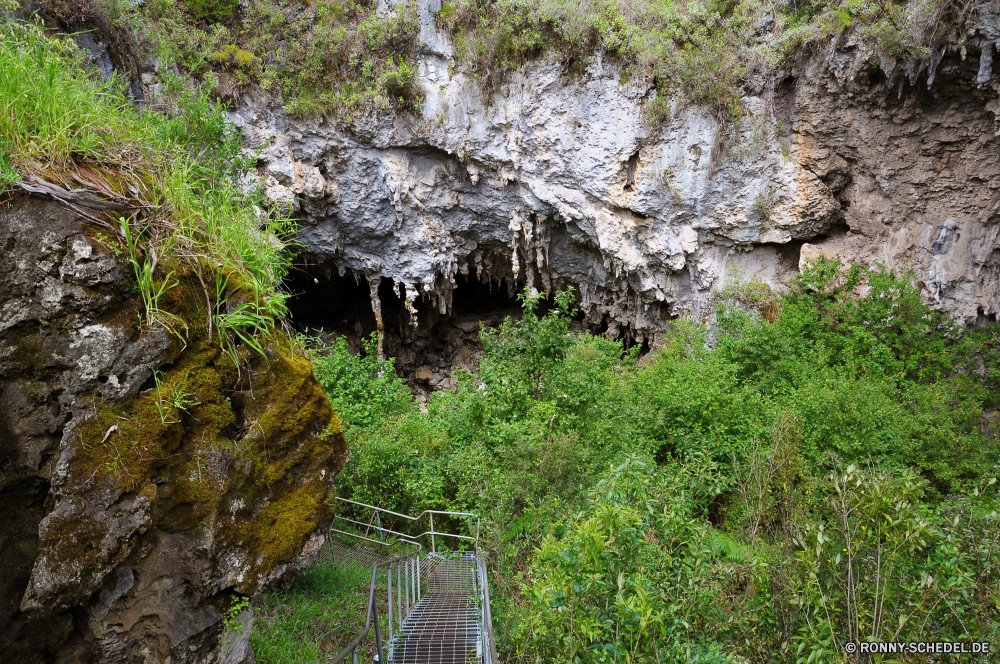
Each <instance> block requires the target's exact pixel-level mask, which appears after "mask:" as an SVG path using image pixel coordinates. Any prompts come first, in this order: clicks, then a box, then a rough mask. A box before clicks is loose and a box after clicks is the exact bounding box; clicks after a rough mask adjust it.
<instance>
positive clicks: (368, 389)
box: [308, 334, 416, 432]
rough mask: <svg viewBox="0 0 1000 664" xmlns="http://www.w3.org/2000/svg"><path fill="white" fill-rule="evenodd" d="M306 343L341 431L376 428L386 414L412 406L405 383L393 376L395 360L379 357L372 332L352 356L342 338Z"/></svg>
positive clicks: (394, 374)
mask: <svg viewBox="0 0 1000 664" xmlns="http://www.w3.org/2000/svg"><path fill="white" fill-rule="evenodd" d="M308 344H309V346H310V347H311V348H312V351H311V355H312V362H313V367H314V371H315V373H316V378H317V379H318V380H319V382H320V383H322V385H323V388H324V389H326V392H327V394H328V395H329V396H330V403H332V404H333V408H334V412H336V413H337V416H338V417H339V418H340V420H341V422H343V423H344V425H345V432H349V431H350V430H351V429H352V428H354V429H362V430H363V429H371V428H374V427H377V426H379V425H381V424H382V423H383V422H385V421H386V420H387V419H389V418H390V417H394V416H399V415H402V414H404V413H407V412H412V411H413V410H414V409H415V408H416V406H415V404H414V403H413V399H412V397H411V396H410V393H409V391H408V390H407V389H406V386H405V385H403V382H402V381H401V380H400V379H399V378H398V377H397V376H396V372H395V360H393V359H392V358H389V359H383V358H380V357H379V355H378V338H377V337H376V336H375V335H374V334H373V335H372V336H370V337H368V338H367V339H366V340H365V342H364V349H363V350H362V352H360V353H359V354H358V355H356V356H355V355H352V354H351V352H350V350H348V347H347V340H346V339H345V338H344V337H340V338H338V339H337V340H336V341H334V342H333V344H329V345H328V344H326V343H325V342H324V341H323V340H322V339H319V338H312V339H309V340H308Z"/></svg>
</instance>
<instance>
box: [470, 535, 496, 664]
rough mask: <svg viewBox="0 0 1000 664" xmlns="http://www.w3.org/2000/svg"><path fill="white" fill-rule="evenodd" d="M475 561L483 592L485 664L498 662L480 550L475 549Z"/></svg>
mask: <svg viewBox="0 0 1000 664" xmlns="http://www.w3.org/2000/svg"><path fill="white" fill-rule="evenodd" d="M476 562H477V563H479V576H480V579H481V581H480V584H481V586H482V593H483V627H484V628H485V629H484V630H483V637H484V638H485V639H486V649H485V653H484V654H488V656H489V661H488V662H486V663H485V664H499V662H500V659H499V658H498V657H497V641H496V638H494V636H493V609H492V608H491V607H490V578H489V574H488V573H487V572H486V563H484V562H483V555H482V552H481V551H479V550H478V549H477V550H476Z"/></svg>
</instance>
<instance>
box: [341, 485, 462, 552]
mask: <svg viewBox="0 0 1000 664" xmlns="http://www.w3.org/2000/svg"><path fill="white" fill-rule="evenodd" d="M337 500H339V501H341V502H344V503H348V504H350V505H358V506H359V507H366V508H368V509H372V510H375V511H376V513H385V514H391V515H393V516H398V517H400V518H401V519H407V520H409V521H419V520H420V519H422V518H423V517H424V515H429V516H430V527H431V529H430V530H425V531H424V532H422V533H420V534H419V535H407V534H404V533H398V532H396V531H394V530H390V529H388V528H382V527H381V526H373V525H372V524H368V523H362V522H360V521H356V520H354V519H349V518H347V517H345V516H340V515H339V514H338V515H336V516H335V517H334V518H335V519H339V520H341V521H347V522H349V523H354V524H357V525H359V526H364V527H365V528H374V529H375V530H378V531H380V532H385V533H391V534H393V535H396V536H397V537H401V538H413V539H417V538H419V537H425V536H427V535H430V536H431V551H437V546H436V544H435V541H434V537H435V535H440V536H441V537H454V538H456V539H464V540H472V541H473V542H475V543H476V544H477V545H478V544H479V528H480V522H481V521H482V520H481V519H480V517H479V515H478V514H473V513H471V512H446V511H443V510H424V511H423V512H421V513H420V514H418V515H417V516H410V515H408V514H400V513H399V512H393V511H392V510H387V509H385V508H383V507H376V506H375V505H369V504H368V503H362V502H358V501H356V500H349V499H347V498H341V497H340V496H337ZM435 514H441V515H444V516H470V517H475V519H476V536H475V537H469V536H468V535H455V534H453V533H444V532H439V531H436V530H434V515H435ZM337 532H342V531H337ZM345 534H349V533H345Z"/></svg>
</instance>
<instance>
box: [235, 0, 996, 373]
mask: <svg viewBox="0 0 1000 664" xmlns="http://www.w3.org/2000/svg"><path fill="white" fill-rule="evenodd" d="M420 11H421V17H422V19H421V20H422V26H423V27H422V33H421V40H422V41H423V42H424V47H423V50H422V54H421V56H420V69H419V71H420V74H421V76H422V84H423V88H424V91H425V93H426V101H425V103H424V106H423V111H422V114H421V115H420V116H419V117H395V118H385V117H369V118H367V119H363V120H356V121H355V122H354V124H353V125H351V126H350V127H349V128H346V129H345V128H342V127H337V126H335V125H333V124H332V123H328V122H325V121H323V120H296V119H293V118H290V117H288V116H287V115H285V114H284V113H283V112H282V111H281V110H280V108H281V107H280V105H278V104H275V103H273V102H271V101H268V100H266V99H262V98H257V99H256V100H254V99H248V100H246V101H245V102H244V103H243V105H242V106H241V107H239V108H237V109H236V111H235V113H234V114H233V118H234V120H236V121H237V123H238V124H240V125H241V126H242V130H243V132H244V135H245V137H246V139H247V142H248V144H249V145H250V147H253V148H263V149H264V163H263V167H262V168H261V172H260V174H261V178H262V180H263V183H264V185H265V186H266V188H267V191H268V194H269V196H271V198H273V199H274V200H279V201H285V202H288V203H291V204H293V205H297V206H298V207H299V208H300V210H301V213H302V216H303V218H304V221H305V227H304V229H303V231H302V233H301V236H300V240H301V242H302V243H303V245H304V246H305V247H306V249H307V250H308V256H307V258H308V259H309V260H314V261H315V263H316V264H317V266H318V267H317V269H316V270H314V271H313V272H312V273H311V276H315V278H316V279H317V280H320V279H330V277H329V275H330V273H331V271H336V272H339V274H341V275H344V274H348V275H353V277H354V278H355V279H358V280H360V282H361V285H362V286H369V285H370V289H371V292H372V294H373V296H378V295H379V293H380V292H384V288H385V286H383V287H382V289H383V290H382V291H380V290H379V288H380V287H379V284H387V285H388V286H389V287H391V289H392V290H393V291H394V293H395V295H396V296H397V297H398V298H399V300H400V307H401V308H403V309H405V310H407V311H409V312H410V319H411V322H412V321H417V317H416V316H414V315H413V311H414V310H421V311H424V310H427V309H435V310H437V311H438V312H439V313H440V314H452V313H455V312H452V300H453V297H454V294H455V291H456V288H458V289H460V288H461V287H460V286H459V284H460V283H461V282H460V276H461V275H466V274H472V275H475V276H476V277H478V279H480V280H481V281H482V282H483V283H493V284H494V285H495V284H497V283H498V281H499V280H506V283H507V286H508V287H511V286H512V284H513V283H514V282H517V283H518V284H524V283H527V284H530V285H531V286H533V287H535V288H538V289H546V290H549V289H552V288H556V287H563V286H566V285H573V286H574V287H575V288H576V289H577V290H578V292H579V294H580V304H581V307H582V309H583V310H584V311H585V313H586V324H587V325H588V326H589V327H590V328H591V329H595V330H602V331H607V332H608V333H609V334H625V335H626V336H629V337H631V338H640V339H641V338H650V337H652V336H655V333H656V332H657V330H659V329H662V327H663V326H664V324H665V323H666V322H667V321H668V320H669V319H671V318H674V317H677V316H680V315H689V316H692V317H694V318H696V319H705V318H706V317H707V316H708V315H709V314H710V312H711V293H712V290H713V289H714V288H718V287H719V286H720V285H722V284H723V283H724V282H725V281H726V280H727V279H729V278H731V277H730V276H729V275H730V274H731V271H732V270H733V269H734V268H735V269H736V270H738V271H741V272H742V273H743V274H744V275H745V276H755V277H758V278H760V279H762V280H763V281H765V282H767V283H769V284H771V285H773V286H775V287H782V286H783V285H785V284H787V282H788V280H789V278H790V277H792V276H794V275H795V274H796V273H797V272H798V270H799V266H800V262H801V261H802V260H803V259H805V258H808V257H815V256H817V255H819V254H828V255H832V254H837V255H840V256H841V257H842V259H843V260H844V261H845V262H849V261H855V262H860V263H865V264H874V263H882V264H885V265H886V266H888V267H891V268H894V269H897V270H904V271H905V270H908V269H911V268H912V269H913V270H914V271H915V274H916V280H917V281H918V282H919V285H920V287H921V288H922V289H923V292H924V293H925V296H926V298H927V300H928V301H929V302H931V303H932V304H933V305H934V306H935V307H937V308H939V309H940V310H942V311H945V312H947V313H948V314H950V315H951V316H953V317H954V318H955V319H956V320H958V321H960V322H961V323H963V324H973V323H975V322H976V321H977V320H982V319H989V318H992V317H995V315H996V312H997V310H998V308H1000V281H998V278H997V277H998V271H1000V252H998V245H997V234H998V228H1000V227H998V223H997V220H998V217H997V211H998V206H1000V199H998V197H997V193H996V192H997V187H998V185H1000V165H998V156H1000V151H998V148H1000V139H998V138H997V135H996V132H997V129H998V126H1000V125H998V124H997V121H996V112H997V110H998V109H1000V102H998V101H997V89H998V84H997V81H996V80H995V78H990V76H989V72H986V78H985V81H984V80H982V79H983V76H984V74H983V71H982V70H981V68H980V61H981V60H982V58H980V57H979V54H980V52H986V53H987V54H991V53H992V49H993V45H992V43H990V42H989V41H985V40H981V39H980V37H975V38H973V39H971V40H970V41H968V43H966V44H964V45H963V46H962V48H961V53H959V52H958V49H957V48H955V49H950V48H949V49H944V50H943V52H944V56H943V57H939V58H936V59H935V61H934V63H933V64H934V65H935V67H932V68H931V71H929V72H926V71H925V72H923V73H921V71H920V70H914V71H916V72H917V73H916V74H913V71H909V70H907V72H906V74H907V75H910V74H913V75H912V76H909V78H908V79H907V77H906V76H904V74H903V72H902V71H896V70H895V69H892V68H890V72H893V73H892V75H891V76H890V77H889V78H886V76H885V75H884V74H883V73H882V72H881V70H879V69H876V68H873V67H871V66H867V65H866V63H867V60H866V59H865V57H864V56H865V54H863V53H859V52H858V49H856V48H854V47H852V46H850V45H847V46H842V47H841V48H840V50H836V51H830V53H832V55H824V56H823V57H820V56H815V57H813V58H812V59H808V60H804V61H802V62H801V63H800V64H799V65H798V66H797V67H796V68H795V69H794V71H791V72H788V75H787V77H786V78H785V80H784V81H783V82H782V83H781V84H780V85H779V86H778V87H777V89H776V91H775V93H774V94H773V95H769V96H768V97H767V98H753V97H752V98H747V99H745V100H744V103H745V107H746V109H747V116H746V118H745V121H744V123H743V125H742V127H741V128H739V130H738V132H737V133H738V134H739V136H737V137H735V138H733V139H731V140H727V141H723V138H724V137H723V136H722V134H721V131H722V130H721V129H720V127H719V125H718V124H717V123H716V122H715V121H714V120H713V119H712V118H709V117H707V116H705V115H704V114H703V113H701V112H700V111H699V110H698V109H694V108H681V107H680V106H676V111H675V113H674V116H673V118H672V119H671V120H670V121H669V122H667V123H666V124H664V125H662V126H655V127H654V126H650V124H649V123H648V122H647V121H646V119H645V118H644V114H643V102H644V100H646V99H648V98H649V96H650V95H651V94H653V92H652V88H651V87H650V86H649V85H648V84H647V83H646V82H644V81H641V80H639V81H636V80H633V81H624V80H623V79H622V78H621V72H620V71H619V69H618V68H617V66H616V65H615V64H614V63H611V62H607V61H603V60H602V58H601V57H600V55H599V54H598V55H596V56H595V57H594V58H593V59H592V61H591V63H590V65H589V67H588V68H587V70H586V71H585V72H584V73H582V74H578V75H575V76H574V77H572V78H569V77H567V76H566V75H564V74H563V72H562V71H561V70H560V68H559V67H558V66H556V65H554V64H552V63H546V62H539V63H535V64H531V65H529V66H527V67H526V68H525V69H524V70H522V71H521V72H519V73H517V74H515V75H514V76H513V77H512V79H511V80H510V82H509V83H508V85H507V86H506V88H505V89H504V90H503V92H502V93H501V94H499V95H498V96H497V97H496V98H495V99H493V100H491V103H490V104H489V105H486V104H485V103H484V100H483V98H482V94H481V92H480V90H479V89H478V87H477V85H476V84H475V82H473V81H470V80H469V79H468V78H467V77H466V76H464V75H463V74H462V73H461V71H458V72H457V73H456V72H455V70H454V68H453V65H454V61H453V60H452V59H451V57H450V56H451V52H450V51H451V47H450V45H449V44H448V41H447V39H446V38H445V37H443V36H442V35H441V34H438V33H437V32H435V30H434V28H433V21H432V18H429V17H432V9H431V8H430V7H429V6H428V5H427V3H424V4H423V5H422V6H421V9H420ZM935 55H937V54H935ZM883 66H886V65H885V64H884V63H883ZM896 69H901V68H896ZM928 76H931V77H933V78H932V80H928ZM931 83H932V85H931ZM984 83H985V84H984ZM720 143H726V144H727V145H723V148H724V149H723V150H720V149H719V146H720ZM713 153H715V154H714V156H713ZM720 155H721V156H720ZM366 282H367V283H366ZM373 299H374V300H376V302H375V306H376V307H377V308H378V307H380V305H379V304H378V301H380V300H381V299H382V298H381V296H379V297H373ZM317 305H318V306H322V304H319V303H316V302H315V301H314V302H313V306H317ZM382 313H384V311H383V312H382ZM400 334H401V335H402V337H405V336H406V335H407V334H408V333H404V332H401V333H400ZM404 345H405V344H404ZM417 365H419V360H417V363H416V364H414V369H415V368H416V366H417Z"/></svg>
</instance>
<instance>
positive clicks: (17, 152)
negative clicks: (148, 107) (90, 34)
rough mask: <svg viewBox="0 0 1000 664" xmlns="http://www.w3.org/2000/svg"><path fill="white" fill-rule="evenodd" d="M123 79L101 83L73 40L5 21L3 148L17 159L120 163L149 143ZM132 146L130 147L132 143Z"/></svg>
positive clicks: (0, 94)
mask: <svg viewBox="0 0 1000 664" xmlns="http://www.w3.org/2000/svg"><path fill="white" fill-rule="evenodd" d="M151 129H152V127H151V123H149V122H144V121H143V117H142V116H141V115H140V114H137V113H135V112H134V110H133V109H131V108H129V105H128V102H127V100H126V98H125V97H124V95H123V94H122V84H121V81H120V80H119V79H118V78H116V77H112V78H111V79H110V80H108V81H106V82H102V81H100V80H99V79H98V78H96V77H94V76H92V75H91V73H90V72H88V71H87V70H86V61H85V59H84V58H83V57H82V56H81V54H80V52H79V51H78V50H77V49H76V46H75V45H74V44H73V42H72V41H71V40H70V39H68V38H58V37H54V38H49V37H46V36H45V35H44V34H43V33H42V32H41V30H39V29H38V28H37V27H35V26H33V25H28V24H24V23H14V22H10V23H6V24H0V150H3V152H5V153H6V155H5V157H4V159H5V160H6V162H7V166H8V167H12V166H13V163H12V162H17V161H26V160H38V161H40V162H41V163H42V164H47V163H51V164H54V165H57V166H63V165H65V164H66V163H67V162H68V161H69V160H70V159H71V158H74V157H75V158H77V159H86V160H91V161H98V162H115V163H117V162H120V160H121V159H122V157H123V156H125V155H128V154H129V153H130V152H134V151H136V150H137V149H138V147H139V146H141V145H143V144H145V143H146V141H145V140H144V139H147V138H152V131H151ZM130 144H131V145H130Z"/></svg>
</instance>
